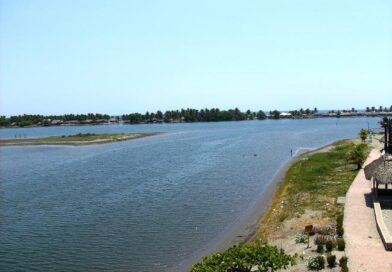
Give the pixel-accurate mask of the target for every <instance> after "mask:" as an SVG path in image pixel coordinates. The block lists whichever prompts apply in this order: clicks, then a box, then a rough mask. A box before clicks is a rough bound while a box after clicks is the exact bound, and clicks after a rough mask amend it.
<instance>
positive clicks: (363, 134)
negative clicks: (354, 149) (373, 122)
mask: <svg viewBox="0 0 392 272" xmlns="http://www.w3.org/2000/svg"><path fill="white" fill-rule="evenodd" d="M367 137H368V131H367V130H366V129H361V131H360V132H359V138H360V139H361V140H362V142H365V140H366V138H367Z"/></svg>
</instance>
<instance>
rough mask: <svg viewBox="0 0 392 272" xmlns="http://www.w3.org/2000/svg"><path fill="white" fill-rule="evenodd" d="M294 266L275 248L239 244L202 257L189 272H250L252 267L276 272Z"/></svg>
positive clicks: (291, 258) (292, 259)
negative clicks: (221, 251)
mask: <svg viewBox="0 0 392 272" xmlns="http://www.w3.org/2000/svg"><path fill="white" fill-rule="evenodd" d="M294 264H295V259H294V258H293V257H292V256H290V255H288V254H286V253H285V252H284V250H282V249H278V248H277V247H275V246H269V245H260V244H245V243H241V244H239V245H238V246H233V247H231V248H229V249H228V250H226V251H225V252H223V253H216V254H212V255H210V256H207V257H204V258H203V260H202V261H201V262H200V263H198V264H195V265H194V266H193V267H192V270H191V271H192V272H209V271H214V272H225V271H251V269H252V267H253V266H259V270H260V271H277V270H278V269H283V268H284V269H286V268H287V267H288V266H289V265H294ZM260 268H262V269H264V270H261V269H260Z"/></svg>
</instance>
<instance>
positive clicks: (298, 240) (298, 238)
mask: <svg viewBox="0 0 392 272" xmlns="http://www.w3.org/2000/svg"><path fill="white" fill-rule="evenodd" d="M295 242H296V243H297V244H299V243H303V244H305V243H307V242H308V236H307V235H306V234H303V233H299V234H297V235H296V236H295Z"/></svg>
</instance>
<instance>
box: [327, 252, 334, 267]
mask: <svg viewBox="0 0 392 272" xmlns="http://www.w3.org/2000/svg"><path fill="white" fill-rule="evenodd" d="M327 263H328V267H329V268H334V267H335V266H336V255H328V256H327Z"/></svg>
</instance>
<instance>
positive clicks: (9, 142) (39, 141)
mask: <svg viewBox="0 0 392 272" xmlns="http://www.w3.org/2000/svg"><path fill="white" fill-rule="evenodd" d="M133 134H134V135H129V136H121V135H119V137H116V138H115V137H113V138H109V139H105V138H102V139H96V140H91V141H89V140H85V141H62V140H61V137H58V140H57V138H56V140H55V141H53V140H50V141H45V139H46V138H48V137H43V138H24V139H0V147H5V146H31V145H66V146H83V145H96V144H107V143H115V142H123V141H130V140H136V139H140V138H145V137H151V136H157V135H162V134H165V133H164V132H141V133H133ZM98 135H99V134H98ZM56 137H57V136H56Z"/></svg>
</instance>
